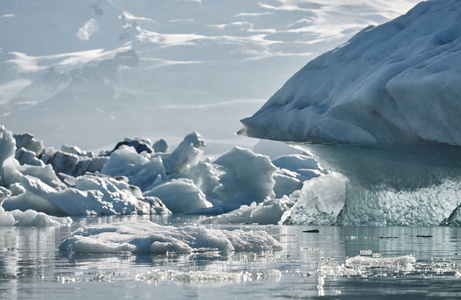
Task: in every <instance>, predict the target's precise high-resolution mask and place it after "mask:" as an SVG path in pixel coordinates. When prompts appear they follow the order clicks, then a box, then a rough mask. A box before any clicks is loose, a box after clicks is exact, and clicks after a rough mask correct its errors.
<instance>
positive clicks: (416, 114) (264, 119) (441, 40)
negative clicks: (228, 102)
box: [242, 0, 461, 145]
mask: <svg viewBox="0 0 461 300" xmlns="http://www.w3.org/2000/svg"><path fill="white" fill-rule="evenodd" d="M460 18H461V3H460V2H459V1H457V0H442V1H440V0H439V1H426V2H422V3H420V4H418V5H417V6H416V7H415V8H413V9H412V10H410V11H409V12H408V13H407V14H406V15H403V16H401V17H399V18H396V19H395V20H393V21H390V22H388V23H385V24H383V25H380V26H377V27H372V26H370V27H367V28H365V29H364V30H362V31H361V32H359V33H358V34H356V35H355V36H354V37H353V38H351V39H350V40H349V41H348V42H347V43H346V44H344V45H342V46H341V47H338V48H336V49H334V50H332V51H330V52H327V53H325V54H323V55H321V56H319V57H317V58H316V59H314V60H312V61H311V62H309V63H308V64H307V65H306V66H305V67H304V68H302V69H301V70H300V71H299V72H297V73H296V74H295V75H294V76H293V77H292V78H290V79H289V80H288V81H287V82H286V83H285V85H284V86H283V87H282V88H281V89H280V90H279V91H277V92H276V93H275V94H274V95H273V96H272V97H271V98H270V99H269V101H267V102H266V103H265V104H264V105H263V107H262V108H261V109H260V110H259V111H257V112H256V113H255V114H254V115H253V116H252V117H249V118H246V119H243V120H242V123H243V124H244V130H245V131H246V133H247V134H249V135H251V136H257V137H263V138H271V139H282V140H286V139H287V138H288V139H289V140H294V139H295V140H297V141H342V142H356V143H403V144H413V143H417V142H423V141H431V142H441V143H448V144H453V145H461V131H459V128H460V127H461V119H460V118H459V115H460V114H461V103H460V102H459V95H460V94H461V76H460V69H461V59H460V58H461V38H460V37H461V27H460V26H459V20H460ZM428 124H430V126H428Z"/></svg>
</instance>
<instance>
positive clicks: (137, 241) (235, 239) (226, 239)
mask: <svg viewBox="0 0 461 300" xmlns="http://www.w3.org/2000/svg"><path fill="white" fill-rule="evenodd" d="M59 249H60V250H63V251H73V252H77V253H116V252H120V251H128V252H133V253H139V252H150V253H163V254H165V253H168V252H177V253H192V252H196V251H221V252H229V251H238V252H243V251H244V252H254V251H271V250H281V249H282V245H281V244H280V243H279V242H278V241H276V240H275V239H274V238H273V237H271V236H270V235H269V234H268V233H267V232H265V231H248V232H245V231H242V230H234V231H227V230H217V229H207V228H205V227H202V226H198V227H192V226H188V227H179V228H178V227H170V226H161V225H158V224H155V223H153V222H151V221H137V222H129V223H115V224H109V225H99V226H91V227H86V228H81V229H79V230H77V231H75V232H74V233H72V234H71V235H70V236H69V237H68V238H67V239H66V240H65V241H64V242H63V243H62V244H61V245H60V246H59Z"/></svg>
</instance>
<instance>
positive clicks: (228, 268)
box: [0, 215, 461, 300]
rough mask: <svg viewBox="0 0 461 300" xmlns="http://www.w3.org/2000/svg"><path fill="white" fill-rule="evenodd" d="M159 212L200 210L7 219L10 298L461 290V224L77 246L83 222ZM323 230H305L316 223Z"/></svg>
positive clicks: (1, 263)
mask: <svg viewBox="0 0 461 300" xmlns="http://www.w3.org/2000/svg"><path fill="white" fill-rule="evenodd" d="M138 219H143V220H145V219H150V220H151V221H152V222H155V223H158V224H161V225H170V226H177V227H182V226H185V225H194V224H197V223H199V222H200V219H201V217H196V216H177V215H172V216H171V215H170V216H163V217H161V216H123V217H122V216H111V217H101V216H99V217H78V218H73V220H74V222H73V224H72V225H71V226H62V227H46V228H32V227H24V228H21V227H4V228H0V296H1V298H2V299H5V300H6V299H63V298H65V299H314V298H322V299H415V298H431V297H433V298H438V299H441V298H446V299H454V298H457V297H458V296H459V295H461V285H460V280H461V278H460V277H461V247H460V241H461V229H460V228H455V227H366V226H358V227H348V226H344V227H340V226H300V225H298V226H296V225H293V226H284V225H269V226H259V225H206V226H207V227H209V228H215V229H227V230H234V229H240V230H244V231H250V230H253V231H256V230H263V231H266V232H267V233H269V234H270V235H271V236H272V237H274V238H275V239H277V240H278V241H279V242H281V244H282V245H283V247H284V248H283V250H281V251H271V252H230V253H226V254H224V253H220V252H218V251H203V252H194V253H192V254H175V253H168V254H166V255H164V254H162V255H159V254H148V253H144V254H133V253H129V252H120V253H115V254H75V253H71V252H67V251H60V250H58V247H59V245H60V244H61V243H62V242H63V241H64V240H65V239H66V238H67V237H68V236H69V234H70V233H71V232H73V231H74V230H76V229H77V228H80V227H84V226H87V225H92V224H106V223H112V222H131V221H134V220H138ZM316 229H317V230H318V232H306V231H310V230H314V231H315V230H316Z"/></svg>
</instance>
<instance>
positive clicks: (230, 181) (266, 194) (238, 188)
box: [214, 147, 277, 205]
mask: <svg viewBox="0 0 461 300" xmlns="http://www.w3.org/2000/svg"><path fill="white" fill-rule="evenodd" d="M214 163H215V164H218V165H220V166H222V167H223V168H224V171H225V174H224V175H223V176H222V177H221V178H220V180H219V182H220V185H219V186H218V187H216V188H215V190H214V191H215V192H216V193H217V194H218V195H219V196H221V198H222V199H224V200H226V201H232V202H238V203H241V204H247V205H248V204H251V203H252V202H257V203H259V202H263V201H264V200H266V199H267V198H273V197H274V196H275V194H274V191H273V188H274V185H275V180H274V179H273V175H274V173H275V172H276V170H277V169H276V167H275V166H274V165H273V164H272V163H271V161H270V159H269V157H267V156H264V155H261V154H256V153H254V152H252V151H251V150H248V149H243V148H240V147H234V148H233V149H232V150H230V151H228V152H226V153H224V154H223V155H222V156H221V157H219V158H218V159H216V160H215V161H214Z"/></svg>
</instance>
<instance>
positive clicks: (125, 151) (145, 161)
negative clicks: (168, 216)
mask: <svg viewBox="0 0 461 300" xmlns="http://www.w3.org/2000/svg"><path fill="white" fill-rule="evenodd" d="M101 173H103V174H107V175H111V176H126V177H127V178H128V179H129V182H130V184H133V185H136V186H138V187H140V188H141V190H143V191H145V190H147V189H149V188H152V185H153V183H154V182H156V180H157V179H158V177H159V176H160V179H164V178H165V177H166V175H165V168H164V166H163V161H162V158H161V157H160V156H152V155H150V154H149V153H147V152H146V151H144V152H142V153H138V152H137V151H136V150H135V149H134V148H133V147H129V146H126V145H122V146H120V147H119V148H118V149H117V150H115V151H114V152H113V153H112V154H111V156H110V159H109V160H108V161H107V163H106V164H105V165H104V167H103V168H102V170H101Z"/></svg>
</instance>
